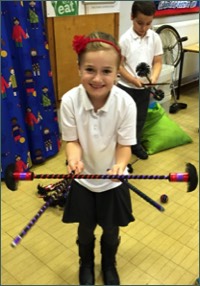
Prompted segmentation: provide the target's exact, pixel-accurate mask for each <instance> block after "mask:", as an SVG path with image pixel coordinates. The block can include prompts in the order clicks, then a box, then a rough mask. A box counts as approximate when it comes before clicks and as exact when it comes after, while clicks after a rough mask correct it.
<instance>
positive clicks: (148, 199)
mask: <svg viewBox="0 0 200 286" xmlns="http://www.w3.org/2000/svg"><path fill="white" fill-rule="evenodd" d="M123 182H124V183H125V184H126V185H127V186H128V187H129V188H130V189H131V190H132V191H133V192H135V193H136V194H137V195H139V196H140V197H141V198H143V199H144V200H145V201H146V202H148V203H149V204H150V205H152V206H153V207H155V208H156V209H157V210H159V211H160V212H163V211H164V210H165V209H164V208H163V206H161V205H160V204H158V203H157V202H156V201H154V200H153V199H151V198H150V197H148V196H147V195H146V194H144V193H143V192H141V191H140V190H138V189H137V188H136V187H134V186H133V185H131V184H130V183H128V182H127V181H123Z"/></svg>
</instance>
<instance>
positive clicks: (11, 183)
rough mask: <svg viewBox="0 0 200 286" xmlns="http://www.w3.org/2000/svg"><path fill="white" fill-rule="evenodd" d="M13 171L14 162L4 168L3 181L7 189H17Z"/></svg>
mask: <svg viewBox="0 0 200 286" xmlns="http://www.w3.org/2000/svg"><path fill="white" fill-rule="evenodd" d="M14 171H15V164H10V165H8V166H7V167H6V169H5V183H6V186H7V188H8V189H9V190H11V191H16V190H17V182H16V181H15V179H14V176H13V173H14Z"/></svg>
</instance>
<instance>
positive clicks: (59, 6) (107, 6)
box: [46, 0, 120, 17]
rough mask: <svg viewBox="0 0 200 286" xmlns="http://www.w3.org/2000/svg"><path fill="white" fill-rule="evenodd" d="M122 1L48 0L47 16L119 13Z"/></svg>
mask: <svg viewBox="0 0 200 286" xmlns="http://www.w3.org/2000/svg"><path fill="white" fill-rule="evenodd" d="M119 10H120V1H110V0H108V1H75V0H74V1H73V0H72V1H46V15H47V17H57V16H72V15H74V16H75V15H87V14H106V13H119Z"/></svg>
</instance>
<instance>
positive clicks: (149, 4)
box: [131, 1, 156, 17]
mask: <svg viewBox="0 0 200 286" xmlns="http://www.w3.org/2000/svg"><path fill="white" fill-rule="evenodd" d="M155 12H156V6H155V3H154V1H134V2H133V5H132V10H131V15H132V16H133V17H136V16H137V14H138V13H142V14H144V15H146V16H152V15H154V14H155Z"/></svg>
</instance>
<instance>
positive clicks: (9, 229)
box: [1, 86, 199, 285]
mask: <svg viewBox="0 0 200 286" xmlns="http://www.w3.org/2000/svg"><path fill="white" fill-rule="evenodd" d="M198 100H199V92H198V86H193V87H191V86H190V87H189V88H187V89H184V90H182V94H181V98H180V101H181V102H184V103H187V104H188V108H187V109H185V110H181V111H179V112H178V113H177V114H170V117H172V118H173V119H174V120H175V121H176V122H178V123H179V125H180V126H181V127H182V128H183V129H184V130H185V131H186V132H187V133H188V134H189V135H190V136H191V137H192V139H193V143H191V144H187V145H184V146H180V147H177V148H173V149H170V150H167V151H163V152H160V153H158V154H155V155H151V156H150V157H149V159H148V160H146V161H142V160H139V161H137V162H136V163H135V164H134V165H133V167H134V174H163V175H168V174H169V173H170V172H184V171H185V164H186V163H187V162H190V163H192V164H194V165H195V166H196V168H197V170H199V169H198V168H199V149H198V148H199V133H198V128H199V102H198ZM174 136H176V134H174ZM63 149H64V145H63V146H62V150H61V151H60V153H59V154H58V155H56V156H55V157H54V158H52V159H50V160H48V161H47V162H46V163H45V164H44V165H41V166H37V167H34V168H32V170H31V171H33V172H34V173H36V174H41V173H42V174H43V173H49V174H50V173H51V174H53V173H65V172H66V166H65V155H64V152H63ZM133 159H134V158H133ZM57 181H59V180H52V179H51V180H46V179H45V180H38V179H34V180H33V181H26V182H22V181H20V182H19V185H18V190H17V191H16V192H11V191H10V190H8V189H7V188H6V186H5V185H4V183H2V197H1V213H2V224H1V231H2V252H1V258H2V260H1V262H2V275H1V279H2V282H1V285H78V284H79V282H78V251H77V245H76V243H75V241H76V237H77V225H76V224H63V223H62V222H61V218H62V213H63V210H62V209H61V208H52V207H49V208H47V210H46V211H45V213H44V214H43V215H42V216H41V217H40V218H39V219H38V221H37V222H36V223H35V225H34V226H33V227H32V228H31V229H30V231H28V232H27V234H26V235H25V236H24V238H23V239H22V240H21V242H20V243H19V244H18V246H17V247H15V248H12V247H11V242H12V241H13V239H14V238H15V237H16V236H17V235H18V234H19V233H20V232H21V230H23V229H24V227H25V226H26V225H27V224H28V222H29V221H30V220H32V218H33V217H34V216H35V215H36V213H37V212H38V211H39V209H40V208H41V206H42V205H43V204H44V203H45V202H44V201H43V199H41V198H38V195H37V185H38V184H39V183H40V184H42V185H44V186H46V185H47V184H49V183H55V182H57ZM130 182H131V183H132V184H134V185H135V186H136V187H137V188H138V189H140V190H141V191H143V192H144V193H145V194H147V195H148V196H150V197H151V198H152V199H154V200H155V201H157V202H159V199H160V196H161V194H167V195H168V197H169V201H168V203H167V204H165V205H163V206H164V207H165V211H164V212H162V213H161V212H159V211H158V210H157V209H155V208H154V207H152V206H151V205H150V204H148V203H147V202H145V201H144V200H143V199H142V198H140V197H139V196H137V195H136V194H135V193H133V192H131V198H132V204H133V213H134V216H135V217H136V221H135V222H133V223H131V224H130V225H129V226H128V227H124V228H121V244H120V247H119V251H118V255H117V265H118V271H119V274H120V279H121V285H193V284H194V282H195V280H196V278H198V277H199V188H198V187H197V189H196V190H195V191H194V192H191V193H188V192H187V183H170V182H168V181H167V180H163V181H161V180H160V181H157V180H148V181H145V180H134V181H133V180H130ZM100 236H101V229H100V228H99V227H97V229H96V248H95V254H96V258H95V273H96V285H102V283H103V282H102V277H101V269H100V259H101V257H100V248H99V240H100Z"/></svg>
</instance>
